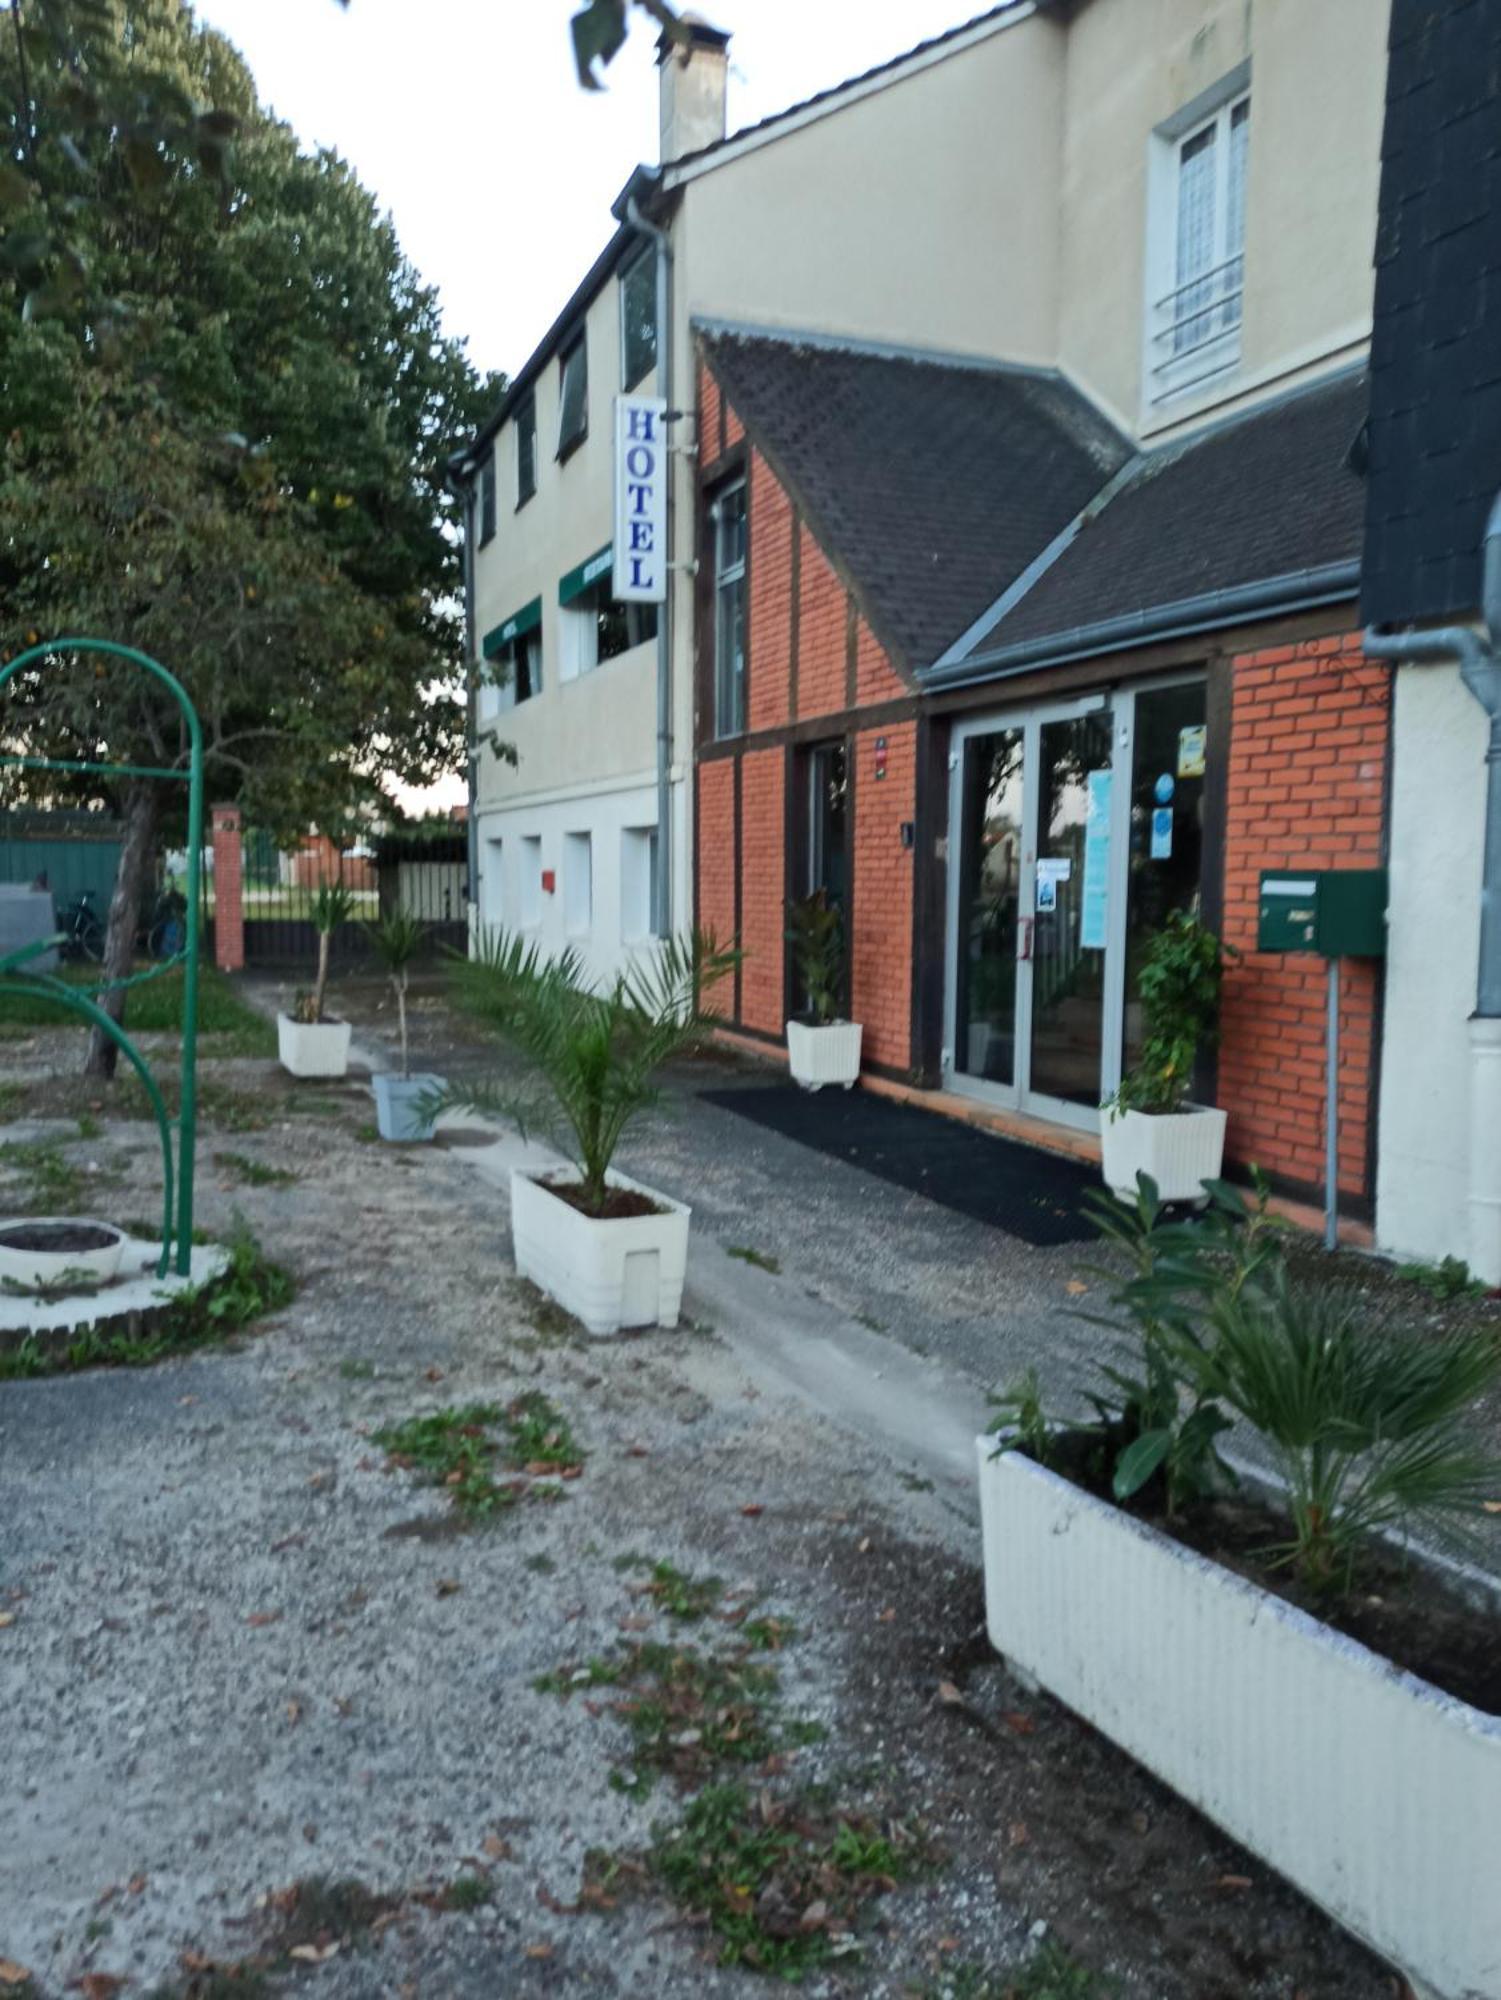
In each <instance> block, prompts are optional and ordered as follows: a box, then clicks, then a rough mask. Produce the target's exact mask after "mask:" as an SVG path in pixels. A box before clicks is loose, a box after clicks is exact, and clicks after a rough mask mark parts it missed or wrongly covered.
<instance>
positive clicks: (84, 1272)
mask: <svg viewBox="0 0 1501 2000" xmlns="http://www.w3.org/2000/svg"><path fill="white" fill-rule="evenodd" d="M22 1228H25V1229H90V1230H100V1231H103V1232H104V1233H106V1234H107V1235H108V1237H109V1239H110V1240H109V1241H108V1243H101V1244H100V1245H99V1246H98V1248H97V1249H92V1250H17V1249H11V1248H9V1247H8V1246H7V1245H5V1244H3V1243H0V1286H3V1287H4V1288H5V1289H7V1290H8V1289H10V1288H11V1287H12V1286H14V1287H17V1288H19V1289H20V1290H21V1291H26V1292H37V1291H48V1290H52V1289H53V1288H55V1287H56V1286H57V1285H59V1284H61V1283H63V1282H64V1281H65V1280H66V1281H67V1282H68V1284H69V1287H70V1289H74V1290H79V1291H82V1290H85V1289H89V1288H92V1287H95V1286H98V1285H107V1284H108V1283H109V1281H110V1279H111V1278H113V1277H114V1275H115V1273H116V1271H118V1270H119V1268H120V1259H121V1258H122V1256H123V1255H124V1253H125V1233H124V1231H123V1230H120V1229H116V1228H115V1226H114V1224H113V1223H111V1222H98V1221H96V1220H95V1219H94V1218H93V1217H92V1216H87V1215H13V1216H9V1217H7V1218H6V1220H5V1221H3V1222H0V1235H3V1234H4V1233H5V1231H6V1230H9V1229H22ZM75 1280H76V1284H75V1283H74V1281H75Z"/></svg>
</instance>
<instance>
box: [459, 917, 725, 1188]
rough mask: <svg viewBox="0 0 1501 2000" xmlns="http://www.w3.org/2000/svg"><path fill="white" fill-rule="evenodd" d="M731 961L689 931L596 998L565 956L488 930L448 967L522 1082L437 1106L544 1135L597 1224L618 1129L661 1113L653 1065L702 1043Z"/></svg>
mask: <svg viewBox="0 0 1501 2000" xmlns="http://www.w3.org/2000/svg"><path fill="white" fill-rule="evenodd" d="M738 956H739V954H738V953H737V952H735V951H733V950H730V949H724V948H721V947H720V946H719V945H718V944H717V943H716V942H715V940H714V938H713V937H712V936H711V935H710V934H709V933H707V932H703V931H694V932H693V933H691V934H689V935H687V936H684V937H681V938H669V939H666V940H664V941H663V942H662V943H660V944H659V945H658V947H657V949H656V951H655V952H654V954H653V955H652V956H651V957H650V958H649V959H644V960H643V961H642V962H641V963H640V964H638V965H635V966H633V967H631V968H630V969H628V970H626V971H624V972H621V973H618V974H617V975H616V976H615V978H614V979H612V980H611V981H610V982H609V983H608V984H607V985H606V986H604V987H603V988H602V989H601V990H599V991H594V990H593V989H591V987H590V986H589V984H588V983H587V979H586V976H585V972H584V967H583V964H582V961H581V960H580V959H579V958H578V956H577V954H576V953H574V952H573V951H571V950H570V951H565V952H563V953H562V954H561V955H560V956H559V957H557V958H554V959H548V958H546V957H544V955H543V954H542V952H541V951H540V949H539V948H538V947H537V945H535V944H533V943H529V942H527V940H525V939H523V938H520V937H516V936H513V935H510V934H508V933H506V932H504V931H501V930H493V931H490V932H488V933H486V934H485V935H484V936H483V937H482V938H481V939H480V940H478V942H477V944H476V948H475V951H474V953H473V955H472V956H471V957H470V958H468V959H459V960H457V961H456V965H455V980H456V987H457V991H458V993H459V996H460V998H461V999H462V1000H464V1001H465V1002H466V1003H467V1004H468V1005H469V1006H470V1007H471V1008H472V1009H473V1011H474V1012H476V1013H477V1014H478V1015H479V1016H480V1017H481V1018H482V1019H484V1020H487V1021H489V1022H490V1023H491V1024H492V1025H493V1026H494V1027H495V1028H496V1029H497V1031H498V1032H499V1033H500V1035H501V1036H502V1037H503V1038H504V1039H505V1040H506V1041H508V1042H509V1043H510V1044H511V1045H512V1047H513V1048H514V1049H516V1051H517V1052H518V1054H520V1055H521V1056H522V1057H523V1059H524V1060H525V1062H526V1064H527V1066H528V1068H529V1070H530V1072H531V1075H530V1077H529V1079H528V1080H527V1082H526V1083H524V1084H522V1085H520V1086H517V1085H513V1084H512V1083H510V1082H509V1081H506V1080H500V1079H497V1080H495V1081H493V1082H482V1083H479V1084H469V1085H465V1086H462V1087H460V1088H456V1089H454V1090H451V1091H449V1092H447V1093H446V1094H445V1096H444V1098H443V1100H442V1101H443V1102H444V1103H445V1104H458V1105H462V1106H464V1107H466V1108H468V1109H472V1110H476V1111H481V1112H489V1113H492V1114H495V1115H499V1116H501V1117H505V1118H509V1119H511V1120H512V1121H513V1122H514V1124H515V1125H516V1127H517V1129H518V1130H519V1131H520V1132H521V1134H522V1136H523V1137H526V1136H527V1135H528V1134H529V1133H530V1132H532V1131H534V1130H537V1131H542V1132H545V1133H546V1134H548V1135H549V1136H550V1137H551V1138H552V1139H553V1140H554V1142H555V1143H557V1144H558V1145H560V1147H561V1148H562V1149H563V1150H565V1151H566V1152H568V1153H569V1155H570V1157H571V1159H572V1161H573V1163H574V1165H575V1167H576V1169H577V1171H578V1176H579V1205H580V1206H581V1207H582V1208H583V1209H584V1210H585V1211H586V1212H587V1213H589V1214H591V1215H598V1214H600V1213H601V1212H602V1211H603V1209H604V1207H605V1204H606V1200H607V1197H608V1179H607V1176H608V1174H609V1170H610V1164H611V1162H612V1160H613V1159H614V1157H615V1153H616V1149H617V1148H618V1147H619V1145H620V1141H621V1139H622V1137H623V1136H624V1134H625V1131H626V1128H627V1127H628V1125H629V1124H630V1122H631V1121H632V1119H634V1118H636V1117H638V1116H639V1115H640V1114H641V1113H642V1112H643V1111H646V1110H648V1109H649V1108H650V1107H651V1106H652V1105H654V1104H655V1103H657V1102H658V1100H659V1097H660V1094H661V1093H660V1091H659V1089H658V1087H657V1083H656V1078H657V1075H658V1072H659V1071H660V1070H661V1069H662V1066H663V1065H664V1064H665V1063H667V1062H669V1061H671V1060H672V1058H673V1057H674V1056H679V1055H682V1054H684V1053H686V1052H687V1051H688V1050H689V1049H692V1048H693V1047H695V1046H696V1045H697V1044H698V1043H699V1042H700V1041H701V1040H702V1039H703V1036H704V1033H705V1031H706V1029H707V1028H708V1027H709V1025H710V1024H711V1023H712V1020H713V1015H712V1013H711V1012H710V1010H709V1006H708V995H709V993H710V992H711V990H712V988H713V987H714V986H715V985H717V983H718V982H719V981H720V980H721V979H723V978H724V977H725V976H726V975H727V974H728V973H729V972H730V971H731V970H732V969H733V967H734V965H735V963H736V961H737V959H738Z"/></svg>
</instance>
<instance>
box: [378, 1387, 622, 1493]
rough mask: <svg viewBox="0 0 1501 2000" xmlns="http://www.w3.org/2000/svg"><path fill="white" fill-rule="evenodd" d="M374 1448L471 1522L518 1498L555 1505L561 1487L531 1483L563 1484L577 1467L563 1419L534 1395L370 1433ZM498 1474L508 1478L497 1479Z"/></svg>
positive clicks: (578, 1453) (436, 1413)
mask: <svg viewBox="0 0 1501 2000" xmlns="http://www.w3.org/2000/svg"><path fill="white" fill-rule="evenodd" d="M497 1433H498V1434H499V1435H497ZM375 1442H376V1443H377V1444H378V1445H379V1446H380V1447H381V1448H382V1450H383V1451H386V1452H388V1453H389V1454H390V1457H391V1460H392V1463H393V1464H395V1465H399V1466H402V1467H404V1468H406V1469H408V1470H411V1471H415V1472H419V1473H421V1474H423V1475H424V1477H425V1478H426V1479H427V1481H428V1482H429V1484H431V1485H433V1486H441V1487H442V1488H443V1489H444V1490H445V1492H446V1493H447V1494H448V1497H449V1498H450V1499H451V1500H452V1501H453V1503H454V1505H455V1506H456V1507H458V1508H459V1509H461V1510H462V1511H463V1512H464V1513H467V1514H471V1515H475V1516H481V1515H486V1514H494V1513H497V1512H500V1511H503V1510H504V1509H507V1508H510V1507H514V1506H515V1505H516V1503H517V1502H518V1501H519V1500H522V1499H540V1498H544V1497H552V1498H556V1497H557V1496H558V1495H559V1494H560V1493H561V1491H562V1489H561V1487H558V1486H554V1485H549V1486H548V1487H546V1488H542V1487H538V1486H536V1485H534V1484H533V1483H532V1481H533V1479H534V1478H535V1477H536V1476H538V1475H549V1476H550V1475H557V1476H558V1477H560V1478H567V1477H570V1476H572V1475H574V1474H576V1473H577V1471H578V1470H579V1469H580V1468H581V1467H582V1465H583V1460H584V1453H583V1450H582V1448H581V1447H580V1445H579V1443H578V1441H577V1439H576V1438H575V1437H574V1435H573V1433H572V1431H571V1429H570V1428H569V1425H568V1421H567V1419H566V1418H565V1417H564V1416H563V1415H562V1414H561V1412H560V1411H558V1410H557V1409H556V1408H554V1406H553V1405H552V1404H551V1403H550V1402H549V1401H548V1400H547V1398H546V1397H545V1396H544V1395H542V1394H541V1392H540V1391H538V1390H535V1389H534V1390H530V1391H529V1392H528V1393H527V1394H526V1395H524V1396H518V1397H517V1398H516V1399H515V1401H514V1402H512V1403H508V1404H500V1403H467V1404H465V1405H464V1406H463V1407H462V1408H459V1409H454V1408H449V1409H442V1410H432V1411H429V1412H428V1414H427V1415H426V1416H421V1417H410V1418H408V1419H407V1420H406V1422H404V1423H400V1424H387V1425H386V1426H385V1428H384V1429H382V1430H378V1431H376V1433H375ZM501 1471H509V1472H510V1473H512V1474H514V1475H515V1476H513V1477H509V1478H497V1476H496V1474H497V1472H501Z"/></svg>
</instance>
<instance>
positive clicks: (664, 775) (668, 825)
mask: <svg viewBox="0 0 1501 2000" xmlns="http://www.w3.org/2000/svg"><path fill="white" fill-rule="evenodd" d="M625 219H626V221H627V222H628V223H629V224H630V226H631V228H632V229H634V230H635V231H636V232H637V234H638V235H640V236H644V237H645V238H646V239H647V241H648V242H649V243H651V244H653V245H654V246H655V249H656V257H657V393H658V395H659V396H660V397H661V398H662V400H663V402H664V403H665V404H666V405H667V420H668V422H669V423H670V422H671V420H672V319H671V313H672V244H671V242H670V240H669V238H668V234H667V231H666V230H665V229H663V228H661V227H659V225H658V224H657V223H655V222H648V220H647V219H646V217H645V216H644V215H643V214H642V213H641V207H640V204H639V202H638V201H637V200H636V197H635V196H634V195H632V196H631V198H630V200H629V201H628V202H627V203H626V206H625ZM667 466H668V472H667V556H666V560H667V588H666V593H665V595H664V597H663V599H662V608H661V614H660V616H659V617H658V619H657V866H656V871H655V874H654V875H653V878H652V885H651V905H652V933H653V935H654V936H656V937H659V938H666V937H671V935H672V839H673V825H672V627H673V617H672V591H673V583H672V577H673V566H672V556H673V532H674V525H675V517H676V514H677V506H676V500H675V490H676V486H677V475H676V468H675V467H674V465H673V461H672V451H671V447H670V446H669V447H668V450H667Z"/></svg>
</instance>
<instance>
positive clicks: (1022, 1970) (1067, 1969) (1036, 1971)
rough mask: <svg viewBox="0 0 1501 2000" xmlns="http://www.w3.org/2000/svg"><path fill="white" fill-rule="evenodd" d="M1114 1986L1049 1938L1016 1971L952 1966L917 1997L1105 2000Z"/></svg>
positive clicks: (934, 1999)
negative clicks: (995, 1970)
mask: <svg viewBox="0 0 1501 2000" xmlns="http://www.w3.org/2000/svg"><path fill="white" fill-rule="evenodd" d="M1114 1990H1115V1987H1114V1982H1113V1981H1107V1980H1105V1979H1102V1977H1101V1976H1100V1974H1099V1973H1097V1972H1092V1971H1091V1970H1090V1969H1089V1967H1088V1966H1087V1965H1081V1964H1080V1963H1079V1961H1078V1959H1076V1958H1075V1957H1073V1955H1072V1954H1071V1953H1070V1952H1068V1951H1066V1950H1065V1949H1064V1947H1063V1946H1062V1945H1061V1944H1059V1943H1058V1941H1057V1939H1056V1938H1049V1939H1048V1940H1047V1942H1046V1943H1045V1944H1040V1945H1039V1946H1038V1947H1037V1950H1036V1951H1035V1952H1034V1953H1033V1954H1032V1956H1031V1957H1030V1958H1029V1959H1028V1960H1027V1962H1026V1964H1025V1965H1023V1966H1020V1967H1018V1968H1017V1969H1016V1970H1015V1971H1014V1972H991V1971H988V1970H986V1969H985V1968H983V1967H981V1966H977V1965H955V1966H951V1967H950V1968H949V1969H948V1970H947V1971H945V1972H944V1974H943V1976H942V1977H941V1978H939V1979H935V1980H934V1981H933V1983H932V1984H931V1985H929V1986H924V1987H923V1988H922V1990H921V1993H920V1995H919V1996H917V2000H1105V1996H1106V1995H1107V1994H1108V1993H1111V1992H1113V1991H1114Z"/></svg>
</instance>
